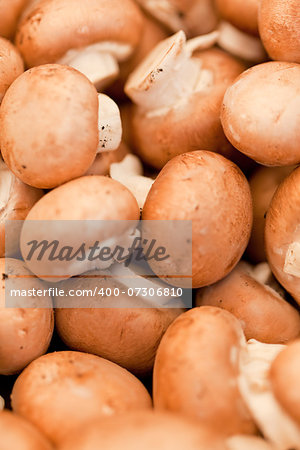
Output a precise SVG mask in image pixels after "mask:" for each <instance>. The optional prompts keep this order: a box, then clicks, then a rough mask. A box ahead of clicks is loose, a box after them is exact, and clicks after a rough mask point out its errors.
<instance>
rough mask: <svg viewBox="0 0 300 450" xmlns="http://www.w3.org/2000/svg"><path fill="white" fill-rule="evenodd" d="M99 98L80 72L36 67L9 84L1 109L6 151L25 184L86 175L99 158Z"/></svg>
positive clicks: (57, 181) (53, 183) (38, 184)
mask: <svg viewBox="0 0 300 450" xmlns="http://www.w3.org/2000/svg"><path fill="white" fill-rule="evenodd" d="M97 122H98V97H97V91H96V89H95V87H94V86H93V85H92V83H91V82H90V81H88V80H87V78H86V77H85V76H84V75H82V74H81V73H79V72H78V71H76V70H74V69H72V68H70V67H67V66H61V65H57V64H54V65H45V66H40V67H35V68H33V69H30V70H28V71H27V72H25V73H24V74H22V75H21V76H20V77H19V78H18V79H17V80H15V82H14V83H13V84H12V85H11V86H10V88H9V90H8V91H7V93H6V95H5V98H4V100H3V102H2V104H1V108H0V130H1V136H0V138H1V140H0V145H1V152H2V156H3V159H4V161H5V162H6V164H7V165H8V167H9V168H10V169H11V170H12V172H13V173H14V174H15V175H16V176H17V177H18V178H20V179H21V180H22V181H23V182H24V183H26V184H29V185H30V186H34V187H38V188H47V189H50V188H53V187H55V186H58V185H59V184H62V183H64V182H66V181H68V180H70V179H73V178H76V177H78V176H81V175H83V174H84V173H85V172H86V171H87V170H88V168H89V167H90V166H91V164H92V163H93V160H94V159H95V156H96V151H97V146H98V139H99V132H98V123H97Z"/></svg>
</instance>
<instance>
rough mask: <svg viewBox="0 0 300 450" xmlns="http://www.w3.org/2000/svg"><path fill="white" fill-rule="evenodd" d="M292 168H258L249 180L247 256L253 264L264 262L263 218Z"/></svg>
mask: <svg viewBox="0 0 300 450" xmlns="http://www.w3.org/2000/svg"><path fill="white" fill-rule="evenodd" d="M293 169H294V166H292V167H258V168H257V170H256V171H255V172H254V173H253V174H252V175H251V177H250V179H249V184H250V189H251V194H252V200H253V227H252V232H251V236H250V240H249V244H248V247H247V256H248V257H249V258H250V260H251V261H252V262H254V263H259V262H262V261H266V254H265V248H264V232H265V216H266V213H267V211H268V208H269V205H270V203H271V200H272V198H273V195H274V193H275V191H276V189H277V187H278V185H279V184H280V183H281V182H282V181H283V180H284V178H285V177H287V176H288V175H289V174H290V173H291V171H292V170H293Z"/></svg>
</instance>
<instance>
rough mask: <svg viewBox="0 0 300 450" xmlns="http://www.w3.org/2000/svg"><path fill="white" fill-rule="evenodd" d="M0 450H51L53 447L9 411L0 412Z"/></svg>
mask: <svg viewBox="0 0 300 450" xmlns="http://www.w3.org/2000/svg"><path fill="white" fill-rule="evenodd" d="M0 435H1V441H0V450H9V449H16V450H17V449H18V450H51V449H52V448H53V447H52V445H50V442H49V441H48V440H47V439H46V438H45V436H43V434H42V433H41V432H40V431H39V430H38V429H37V428H35V427H34V426H33V425H31V423H29V422H27V421H26V420H24V419H23V418H22V417H19V416H17V414H14V413H12V412H11V411H8V410H5V411H2V412H0Z"/></svg>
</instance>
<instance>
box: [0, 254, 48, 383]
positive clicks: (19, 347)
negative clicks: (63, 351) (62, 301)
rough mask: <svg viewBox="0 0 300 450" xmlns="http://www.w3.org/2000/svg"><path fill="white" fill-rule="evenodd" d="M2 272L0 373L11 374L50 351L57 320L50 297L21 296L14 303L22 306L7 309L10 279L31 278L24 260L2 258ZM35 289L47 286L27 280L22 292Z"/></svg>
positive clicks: (0, 291) (0, 268)
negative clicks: (6, 293) (10, 277)
mask: <svg viewBox="0 0 300 450" xmlns="http://www.w3.org/2000/svg"><path fill="white" fill-rule="evenodd" d="M0 273H1V288H0V294H1V295H0V374H1V375H11V374H15V373H17V372H19V371H20V370H22V369H23V368H24V367H26V366H27V364H29V363H30V362H31V361H33V360H34V359H36V358H38V357H39V356H41V355H43V354H44V353H45V352H46V351H47V349H48V346H49V344H50V341H51V338H52V333H53V328H54V317H53V309H52V301H51V297H50V296H44V297H38V298H37V299H34V298H32V299H30V300H28V298H25V299H24V297H21V296H19V297H14V299H13V300H14V302H16V303H18V304H19V305H20V307H16V308H11V307H6V304H5V301H6V299H5V297H6V295H5V280H6V279H7V276H10V275H12V276H14V275H15V276H16V275H24V274H26V275H31V273H30V272H29V270H27V269H26V267H25V264H24V263H23V262H22V261H19V260H16V259H6V260H5V259H4V258H1V259H0ZM12 286H13V285H12V284H10V287H12ZM16 288H20V285H19V284H18V285H16ZM32 288H35V289H43V288H44V286H43V285H42V284H41V282H40V281H39V280H38V279H37V278H24V280H23V281H22V289H26V290H29V289H32ZM29 301H30V303H29ZM30 305H32V307H29V306H30Z"/></svg>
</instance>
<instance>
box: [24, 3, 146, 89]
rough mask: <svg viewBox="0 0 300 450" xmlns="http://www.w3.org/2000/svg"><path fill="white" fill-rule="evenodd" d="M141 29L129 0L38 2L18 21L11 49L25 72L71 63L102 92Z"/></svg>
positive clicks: (132, 45) (141, 18)
mask: <svg viewBox="0 0 300 450" xmlns="http://www.w3.org/2000/svg"><path fill="white" fill-rule="evenodd" d="M66 17H68V18H69V20H68V21H67V22H66ZM142 26H143V17H142V14H141V12H140V10H139V8H138V7H137V5H135V3H134V2H133V1H132V0H89V1H88V2H84V3H82V2H78V1H77V0H41V1H39V2H37V4H36V3H35V2H33V5H32V6H31V7H29V9H28V11H27V13H26V14H25V15H24V17H23V18H22V20H21V21H20V23H19V25H18V30H17V33H16V45H17V47H18V48H19V50H20V52H21V54H22V56H23V58H24V60H25V62H26V64H27V66H28V67H33V66H38V65H41V64H49V63H58V62H62V63H63V64H70V65H71V66H73V67H76V68H78V70H81V71H83V73H85V74H86V75H87V76H88V77H89V78H90V79H91V81H93V82H94V83H95V84H96V85H97V86H98V87H99V88H102V87H103V86H104V85H105V84H107V83H109V82H111V81H112V80H113V79H114V78H115V77H116V76H117V75H118V70H119V69H118V60H124V59H126V58H128V56H130V54H131V53H132V51H133V50H134V48H135V47H136V46H137V44H138V42H139V39H140V36H141V33H142ZM103 83H104V84H103Z"/></svg>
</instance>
